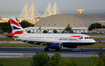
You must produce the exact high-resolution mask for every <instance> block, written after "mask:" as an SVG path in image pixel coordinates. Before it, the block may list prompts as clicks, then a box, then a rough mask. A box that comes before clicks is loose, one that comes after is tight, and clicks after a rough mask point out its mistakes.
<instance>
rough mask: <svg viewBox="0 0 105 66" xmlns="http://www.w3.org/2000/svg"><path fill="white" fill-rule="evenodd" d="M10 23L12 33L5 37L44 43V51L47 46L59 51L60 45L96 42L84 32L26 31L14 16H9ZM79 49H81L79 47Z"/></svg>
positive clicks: (74, 46) (75, 46) (81, 44)
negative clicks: (51, 32)
mask: <svg viewBox="0 0 105 66" xmlns="http://www.w3.org/2000/svg"><path fill="white" fill-rule="evenodd" d="M10 25H11V28H12V34H8V35H7V37H9V38H14V39H15V40H20V41H23V42H27V43H31V44H39V45H40V44H41V45H46V47H45V48H44V51H49V48H50V49H55V50H56V51H59V50H60V49H61V47H62V46H63V47H67V48H77V47H78V46H83V45H92V44H95V42H96V41H95V40H94V39H92V38H91V37H90V36H88V35H85V34H63V33H61V34H48V33H27V32H26V31H25V30H24V29H23V28H22V27H21V25H20V24H19V23H18V21H17V20H16V19H15V17H10ZM80 50H81V51H83V49H82V48H81V47H80Z"/></svg>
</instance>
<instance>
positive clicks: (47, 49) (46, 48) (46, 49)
mask: <svg viewBox="0 0 105 66" xmlns="http://www.w3.org/2000/svg"><path fill="white" fill-rule="evenodd" d="M55 50H56V51H59V50H60V49H55ZM44 51H49V48H48V47H45V48H44Z"/></svg>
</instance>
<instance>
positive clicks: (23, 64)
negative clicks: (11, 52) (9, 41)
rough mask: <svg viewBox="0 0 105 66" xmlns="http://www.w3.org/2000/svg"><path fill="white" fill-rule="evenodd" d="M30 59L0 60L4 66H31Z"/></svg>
mask: <svg viewBox="0 0 105 66" xmlns="http://www.w3.org/2000/svg"><path fill="white" fill-rule="evenodd" d="M31 60H32V59H31V58H0V62H1V63H2V64H3V65H4V66H31Z"/></svg>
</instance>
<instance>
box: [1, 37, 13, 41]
mask: <svg viewBox="0 0 105 66" xmlns="http://www.w3.org/2000/svg"><path fill="white" fill-rule="evenodd" d="M0 41H14V39H13V38H0Z"/></svg>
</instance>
